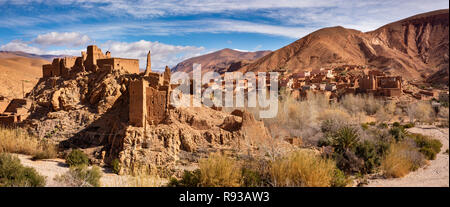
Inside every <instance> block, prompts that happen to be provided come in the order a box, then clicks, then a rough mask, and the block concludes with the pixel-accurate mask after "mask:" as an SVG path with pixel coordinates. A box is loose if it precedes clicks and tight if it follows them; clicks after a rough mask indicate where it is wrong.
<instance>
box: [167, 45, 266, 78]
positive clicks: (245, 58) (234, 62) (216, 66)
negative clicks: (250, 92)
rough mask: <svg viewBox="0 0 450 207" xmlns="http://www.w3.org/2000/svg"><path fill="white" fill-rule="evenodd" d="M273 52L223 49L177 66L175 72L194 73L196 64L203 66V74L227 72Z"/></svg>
mask: <svg viewBox="0 0 450 207" xmlns="http://www.w3.org/2000/svg"><path fill="white" fill-rule="evenodd" d="M270 52H271V51H256V52H241V51H237V50H232V49H228V48H226V49H223V50H219V51H216V52H213V53H209V54H206V55H202V56H198V57H193V58H190V59H187V60H185V61H183V62H181V63H179V64H177V65H176V66H175V67H174V68H173V69H172V71H173V72H187V73H190V72H191V71H192V65H193V64H194V63H197V64H201V65H202V72H203V73H205V72H209V71H216V72H219V73H221V72H225V71H227V70H228V69H230V66H231V67H232V68H241V67H242V66H243V65H245V64H248V63H250V62H251V61H253V60H256V59H258V58H261V57H263V56H264V55H267V54H269V53H270Z"/></svg>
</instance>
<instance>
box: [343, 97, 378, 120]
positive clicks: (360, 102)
mask: <svg viewBox="0 0 450 207" xmlns="http://www.w3.org/2000/svg"><path fill="white" fill-rule="evenodd" d="M340 104H341V106H342V107H344V108H345V109H346V110H347V111H348V112H349V113H351V114H352V115H357V114H358V113H360V112H365V113H366V114H367V115H374V114H375V113H377V111H378V110H380V109H381V108H383V106H384V104H383V101H382V100H381V99H377V98H375V97H373V96H372V95H353V94H349V95H346V96H344V97H343V98H342V99H341V101H340Z"/></svg>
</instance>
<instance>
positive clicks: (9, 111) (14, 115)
mask: <svg viewBox="0 0 450 207" xmlns="http://www.w3.org/2000/svg"><path fill="white" fill-rule="evenodd" d="M30 107H31V100H29V99H12V100H9V99H7V98H6V97H3V96H0V125H3V126H11V125H14V124H16V123H19V122H21V121H23V120H25V119H26V118H27V117H28V115H29V112H28V111H29V109H30Z"/></svg>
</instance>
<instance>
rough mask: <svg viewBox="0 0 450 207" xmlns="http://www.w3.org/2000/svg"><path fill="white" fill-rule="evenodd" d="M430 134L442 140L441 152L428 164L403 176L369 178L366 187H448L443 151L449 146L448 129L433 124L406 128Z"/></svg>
mask: <svg viewBox="0 0 450 207" xmlns="http://www.w3.org/2000/svg"><path fill="white" fill-rule="evenodd" d="M408 131H409V132H411V133H420V134H424V135H428V136H431V137H432V138H434V139H438V140H440V141H441V142H442V145H443V146H442V148H441V152H440V153H439V154H438V155H437V156H436V160H432V161H430V163H429V165H427V166H425V167H422V168H420V169H418V170H417V171H414V172H411V173H409V174H408V175H406V176H405V177H403V178H392V179H374V180H369V184H368V185H367V186H368V187H449V168H448V166H449V157H448V156H449V155H448V154H446V153H445V151H446V150H447V149H448V146H449V141H448V139H449V129H448V128H445V129H441V128H436V127H434V126H420V127H414V128H411V129H409V130H408Z"/></svg>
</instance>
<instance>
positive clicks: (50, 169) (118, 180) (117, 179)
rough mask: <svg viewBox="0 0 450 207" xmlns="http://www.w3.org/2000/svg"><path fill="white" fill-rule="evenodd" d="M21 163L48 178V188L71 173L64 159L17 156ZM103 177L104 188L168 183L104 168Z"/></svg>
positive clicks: (56, 184)
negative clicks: (116, 172)
mask: <svg viewBox="0 0 450 207" xmlns="http://www.w3.org/2000/svg"><path fill="white" fill-rule="evenodd" d="M16 156H18V157H19V159H20V162H21V163H22V164H23V165H24V166H27V167H32V168H34V169H36V171H37V172H38V173H39V174H41V175H43V176H46V177H47V178H46V181H47V184H46V186H47V187H58V186H60V185H59V184H58V183H57V182H55V181H54V180H53V179H54V178H55V176H57V175H60V174H64V173H66V172H67V171H69V167H68V166H67V165H66V164H65V162H64V160H63V159H48V160H38V161H33V160H31V156H29V155H20V154H16ZM102 170H103V176H102V178H101V179H100V183H101V185H102V186H103V187H152V186H160V185H163V184H164V183H165V182H166V181H165V180H163V179H159V180H155V179H154V178H135V177H131V176H119V175H117V174H114V173H111V172H110V171H109V169H107V168H102Z"/></svg>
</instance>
